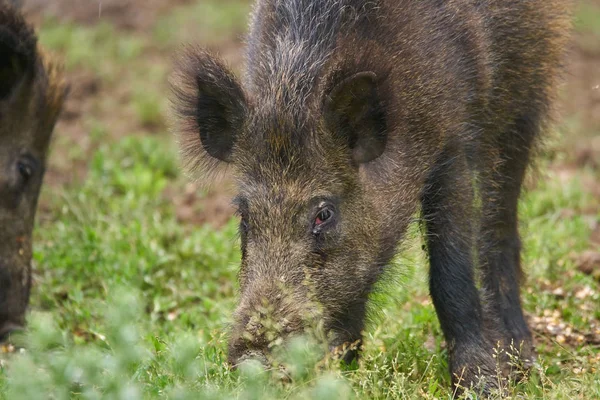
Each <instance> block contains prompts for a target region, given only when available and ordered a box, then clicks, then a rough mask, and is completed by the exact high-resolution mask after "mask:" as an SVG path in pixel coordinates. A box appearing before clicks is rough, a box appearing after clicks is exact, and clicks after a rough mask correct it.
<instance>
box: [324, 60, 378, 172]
mask: <svg viewBox="0 0 600 400" xmlns="http://www.w3.org/2000/svg"><path fill="white" fill-rule="evenodd" d="M323 117H324V119H325V124H326V126H327V127H328V128H329V129H330V130H331V131H332V133H333V134H334V135H337V136H340V137H341V138H342V139H343V140H344V141H345V142H346V143H347V144H348V146H349V148H350V150H351V151H352V159H353V160H354V162H356V163H357V164H362V163H366V162H369V161H372V160H374V159H375V158H377V157H379V156H380V155H381V154H382V153H383V151H384V150H385V145H386V142H387V133H386V119H385V110H384V108H383V104H382V102H381V100H380V97H379V93H378V90H377V76H376V75H375V73H374V72H359V73H357V74H354V75H352V76H350V77H349V78H346V79H343V80H342V81H341V82H339V83H337V84H336V85H335V86H334V87H333V89H331V90H330V91H329V94H327V95H326V97H325V99H324V101H323Z"/></svg>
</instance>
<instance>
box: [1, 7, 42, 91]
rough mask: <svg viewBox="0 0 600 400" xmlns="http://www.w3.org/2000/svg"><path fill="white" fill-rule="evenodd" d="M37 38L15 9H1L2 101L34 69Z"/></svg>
mask: <svg viewBox="0 0 600 400" xmlns="http://www.w3.org/2000/svg"><path fill="white" fill-rule="evenodd" d="M35 49H36V39H35V35H34V34H33V31H32V30H31V29H30V28H29V27H28V26H27V25H26V24H25V22H24V21H23V20H22V18H21V17H20V16H18V15H17V14H16V13H15V11H14V10H12V9H10V8H7V9H1V10H0V101H4V100H7V99H9V98H10V97H11V95H12V94H13V93H14V92H15V90H16V88H17V87H18V86H19V84H21V82H22V81H23V77H24V76H25V75H26V74H27V73H28V72H31V71H33V69H32V68H33V65H34V64H35V54H36V53H35V51H36V50H35Z"/></svg>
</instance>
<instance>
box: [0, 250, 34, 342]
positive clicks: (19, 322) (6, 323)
mask: <svg viewBox="0 0 600 400" xmlns="http://www.w3.org/2000/svg"><path fill="white" fill-rule="evenodd" d="M28 272H29V269H28V268H26V267H24V268H20V267H19V266H17V265H14V264H12V263H7V262H6V261H3V260H2V259H0V341H5V340H6V339H7V338H8V337H9V336H10V334H11V333H13V332H15V331H18V330H22V329H23V326H24V324H25V311H26V309H27V304H28V300H29V286H30V277H29V273H28Z"/></svg>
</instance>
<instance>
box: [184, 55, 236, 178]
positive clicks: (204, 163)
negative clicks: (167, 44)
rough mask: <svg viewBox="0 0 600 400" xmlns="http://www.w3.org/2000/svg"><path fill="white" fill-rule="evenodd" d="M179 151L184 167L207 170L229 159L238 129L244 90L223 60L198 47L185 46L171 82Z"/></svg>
mask: <svg viewBox="0 0 600 400" xmlns="http://www.w3.org/2000/svg"><path fill="white" fill-rule="evenodd" d="M172 89H173V93H174V99H173V105H174V111H175V114H176V122H177V123H178V126H177V127H176V131H177V134H178V136H179V142H180V146H181V150H182V152H183V153H184V154H183V155H184V157H185V158H186V159H187V160H186V162H187V164H188V167H189V168H190V169H192V170H194V169H206V168H208V169H210V167H214V166H215V163H216V162H218V161H223V162H226V163H228V162H230V161H231V154H232V151H233V147H234V145H235V143H236V140H237V138H238V135H239V132H240V130H241V129H242V127H243V125H244V122H245V118H246V114H247V103H246V99H245V95H244V92H243V90H242V88H241V86H240V85H239V83H238V82H237V80H236V78H235V77H234V76H233V74H232V73H231V72H230V71H229V70H228V69H227V68H226V67H225V65H224V64H223V62H221V61H220V60H219V59H217V58H215V57H214V56H212V55H210V54H208V53H207V52H205V51H204V50H200V49H195V48H191V49H187V51H186V52H185V53H184V55H183V56H182V57H181V58H180V59H179V60H178V62H177V71H176V74H175V80H174V81H173V82H172Z"/></svg>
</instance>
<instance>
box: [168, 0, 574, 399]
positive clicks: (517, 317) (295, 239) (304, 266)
mask: <svg viewBox="0 0 600 400" xmlns="http://www.w3.org/2000/svg"><path fill="white" fill-rule="evenodd" d="M569 10H570V1H563V0H529V1H523V0H419V1H415V0H373V1H367V2H365V1H362V0H322V1H314V0H258V2H257V5H256V6H255V9H254V14H253V19H252V23H251V29H250V33H249V37H248V40H247V42H248V48H247V66H246V74H245V76H244V85H243V89H242V85H241V84H238V83H236V81H235V78H234V77H233V75H232V74H231V72H229V71H228V70H227V69H226V68H225V67H224V66H223V64H222V63H221V62H220V61H217V60H216V59H214V57H212V56H211V55H209V54H208V53H206V52H203V51H201V50H198V49H196V50H193V49H192V50H189V51H191V54H190V53H188V55H187V56H185V62H184V63H183V64H182V65H181V66H180V67H179V76H180V82H181V83H176V85H175V103H176V107H175V108H176V110H177V112H178V114H179V123H181V124H182V125H183V128H182V129H179V135H180V141H181V142H182V151H183V153H184V155H186V156H187V157H191V159H190V160H189V161H188V162H189V163H190V165H191V166H192V168H196V169H204V170H205V169H207V168H208V169H211V168H212V167H213V166H214V164H215V163H216V162H217V161H215V160H217V159H218V160H222V161H223V162H228V163H230V164H232V165H233V170H234V171H235V172H236V174H237V177H238V179H239V192H240V193H239V196H238V198H239V199H240V201H241V202H243V204H244V205H245V207H244V211H243V212H242V213H241V214H242V215H241V219H242V226H243V232H244V235H243V240H242V265H241V269H240V288H241V293H240V297H241V298H240V303H239V306H238V308H237V310H236V313H235V316H234V320H235V323H234V328H233V331H232V337H231V340H230V348H229V358H230V361H231V362H232V363H234V364H235V363H237V362H238V361H240V360H241V359H244V358H247V357H249V356H250V355H252V354H262V355H263V356H264V355H265V354H267V353H268V351H269V347H270V343H269V340H268V339H267V338H268V337H269V335H272V334H273V332H265V330H264V328H265V326H266V325H269V326H271V325H274V326H277V327H280V329H279V331H278V332H275V333H277V334H279V335H280V336H283V337H285V336H287V335H288V334H293V333H298V332H302V331H303V328H304V327H306V326H308V325H310V321H313V320H314V317H315V316H316V315H317V314H319V315H320V318H321V320H322V326H323V327H324V329H325V330H326V331H327V332H328V334H330V345H332V346H337V345H340V344H343V343H346V342H350V343H351V342H355V341H357V340H360V339H361V331H362V329H363V326H364V325H363V324H364V318H365V310H366V302H367V299H368V297H369V294H370V293H371V291H372V288H373V285H374V283H375V282H376V281H377V280H378V279H379V278H380V275H381V272H382V269H383V267H382V266H384V265H386V264H387V263H389V262H390V260H391V259H392V257H393V256H394V254H395V252H396V249H397V248H398V245H399V243H401V241H402V239H403V237H404V233H405V231H406V229H407V227H408V225H409V223H410V222H411V221H412V220H413V217H414V215H415V214H416V213H417V211H419V210H420V211H421V215H422V218H421V220H422V227H423V231H424V234H425V235H424V236H425V240H426V244H427V251H428V255H429V263H430V282H429V283H430V292H431V297H432V299H433V303H434V306H435V308H436V312H437V314H438V318H439V320H440V324H441V327H442V330H443V332H444V336H445V338H446V341H447V343H448V349H449V366H450V371H451V374H452V381H453V383H454V384H458V383H460V384H462V385H463V386H464V385H465V384H466V385H469V384H471V383H475V381H476V377H477V375H481V374H483V375H485V376H491V375H494V374H495V367H496V361H495V360H494V358H493V356H492V351H493V349H494V348H495V347H496V344H497V343H496V341H497V339H499V340H500V341H501V342H502V343H501V346H505V347H506V346H507V344H510V342H512V341H514V342H515V343H517V344H522V345H523V348H524V349H525V351H524V353H523V354H521V356H522V357H524V358H530V357H532V356H533V354H534V353H533V348H532V337H531V333H530V331H529V328H528V327H527V323H526V322H525V320H524V317H523V312H522V309H521V303H520V295H519V284H520V282H521V275H522V273H521V265H520V246H521V245H520V240H519V232H518V199H519V195H520V193H521V185H522V182H523V179H524V176H525V173H526V171H527V168H528V166H529V164H530V159H531V155H532V148H534V146H535V143H536V141H537V140H538V138H539V137H540V136H542V133H543V131H544V129H545V128H546V126H547V124H548V121H549V120H550V114H551V109H552V103H553V99H554V96H555V92H556V87H557V83H558V80H559V77H560V72H561V64H562V57H563V53H564V47H565V42H566V40H567V37H568V33H569V30H570V11H569ZM178 85H179V86H178ZM474 176H476V177H477V178H476V179H474V178H473V177H474ZM478 204H480V205H481V206H480V207H477V205H478ZM478 208H479V209H478ZM322 217H323V218H325V219H326V220H327V222H323V218H322ZM322 224H325V225H322ZM323 226H325V227H323ZM475 254H476V256H475ZM476 268H478V270H479V272H480V274H479V275H478V276H480V281H481V282H480V285H481V288H482V292H483V293H485V297H482V296H481V294H480V291H479V290H478V287H477V284H476V283H477V282H476V274H475V269H476ZM483 302H485V304H482V303H483ZM265 304H267V305H268V307H266V308H265ZM265 309H268V310H269V313H268V314H269V315H268V316H267V315H265V313H264V312H263V311H262V310H265ZM257 316H258V317H257ZM267 317H269V318H272V319H274V320H275V321H274V322H275V324H263V323H262V322H261V321H263V319H264V318H267ZM276 336H277V335H276ZM353 354H354V353H352V354H351V355H350V356H352V355H353ZM529 361H531V359H530V360H529ZM461 378H462V379H463V381H462V382H460V379H461ZM495 384H497V382H494V380H493V379H492V380H488V381H487V383H486V390H490V389H491V388H492V387H493V386H494V385H495Z"/></svg>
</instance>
